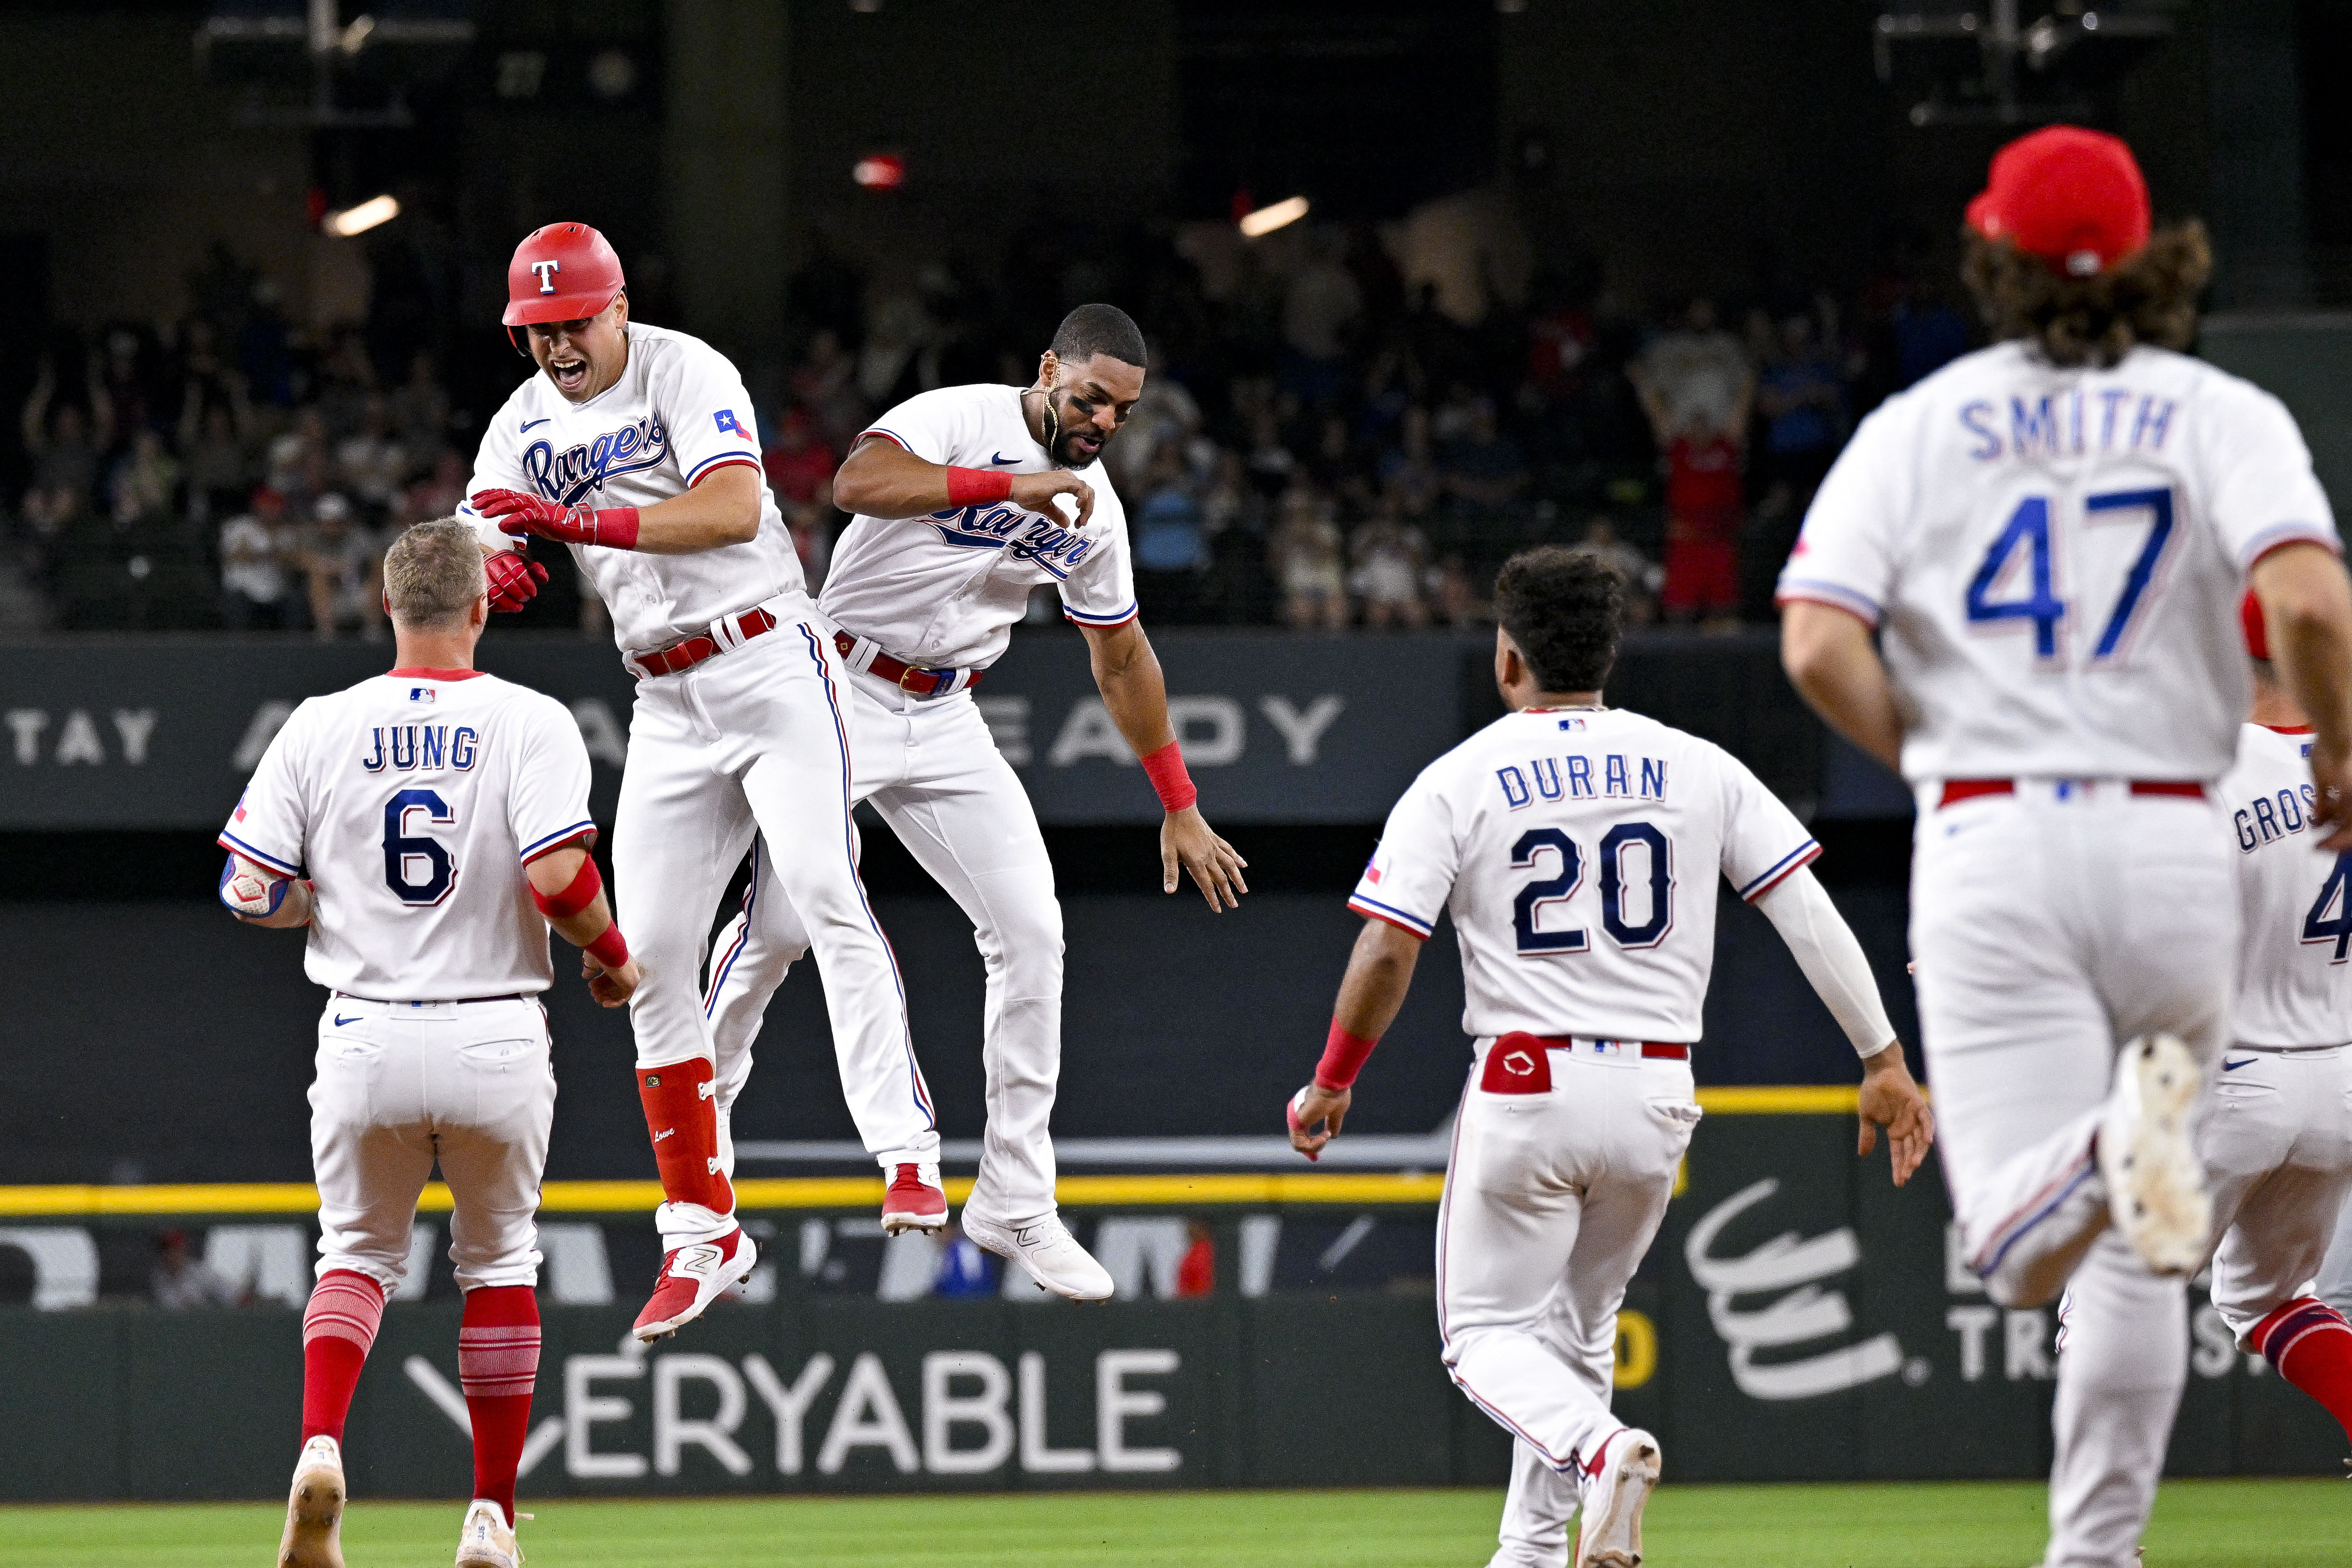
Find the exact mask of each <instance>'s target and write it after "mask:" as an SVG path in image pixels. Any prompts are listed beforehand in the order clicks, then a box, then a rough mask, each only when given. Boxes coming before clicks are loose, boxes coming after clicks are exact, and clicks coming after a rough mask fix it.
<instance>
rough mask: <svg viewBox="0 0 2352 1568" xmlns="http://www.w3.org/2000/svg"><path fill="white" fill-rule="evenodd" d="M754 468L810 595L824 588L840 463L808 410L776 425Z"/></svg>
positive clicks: (790, 412)
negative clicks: (771, 496)
mask: <svg viewBox="0 0 2352 1568" xmlns="http://www.w3.org/2000/svg"><path fill="white" fill-rule="evenodd" d="M760 463H761V468H764V469H765V470H766V472H767V475H768V488H769V489H771V490H772V491H773V492H774V493H775V497H776V507H777V510H780V511H782V513H783V516H784V526H785V527H786V528H788V529H790V530H791V531H792V535H793V550H794V551H796V552H798V553H799V555H800V558H801V573H802V574H803V576H804V577H806V578H807V579H808V585H809V592H810V593H812V594H814V593H815V592H816V591H817V590H818V589H819V588H821V587H823V586H824V574H825V568H826V567H827V566H829V565H831V564H832V562H833V530H834V518H835V510H834V505H833V474H834V470H835V468H839V467H840V466H841V458H840V457H839V455H838V454H836V453H835V450H834V448H833V447H831V446H830V445H829V444H827V442H826V441H825V439H824V435H823V434H822V433H821V432H820V431H819V430H818V429H817V426H816V421H815V420H814V419H813V418H812V417H810V416H809V412H808V410H806V409H805V408H801V407H798V406H794V407H792V408H787V409H785V410H784V416H783V417H782V419H781V420H779V421H777V423H776V438H775V440H774V442H773V443H772V444H771V445H770V446H769V447H768V449H767V450H766V451H764V452H762V453H761V454H760Z"/></svg>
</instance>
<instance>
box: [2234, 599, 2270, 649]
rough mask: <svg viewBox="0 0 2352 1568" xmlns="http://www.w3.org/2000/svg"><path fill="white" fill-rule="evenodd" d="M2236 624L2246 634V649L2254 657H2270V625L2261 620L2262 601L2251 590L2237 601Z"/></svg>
mask: <svg viewBox="0 0 2352 1568" xmlns="http://www.w3.org/2000/svg"><path fill="white" fill-rule="evenodd" d="M2238 625H2239V626H2240V627H2242V629H2243V630H2244V632H2245V634H2246V651H2247V652H2248V653H2250V654H2252V655H2253V656H2254V657H2255V658H2270V656H2271V633H2270V627H2269V626H2266V625H2264V624H2263V602H2262V601H2261V600H2260V599H2257V598H2255V597H2254V595H2253V594H2252V591H2251V590H2249V591H2248V593H2247V595H2246V596H2245V597H2244V598H2242V599H2241V600H2239V601H2238Z"/></svg>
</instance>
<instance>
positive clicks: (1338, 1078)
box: [1315, 1018, 1380, 1090]
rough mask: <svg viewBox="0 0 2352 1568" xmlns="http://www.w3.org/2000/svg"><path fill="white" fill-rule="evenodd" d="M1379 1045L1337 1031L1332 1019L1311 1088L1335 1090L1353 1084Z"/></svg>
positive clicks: (1337, 1022) (1372, 1041)
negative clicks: (1366, 1060) (1329, 1031)
mask: <svg viewBox="0 0 2352 1568" xmlns="http://www.w3.org/2000/svg"><path fill="white" fill-rule="evenodd" d="M1379 1044H1380V1041H1378V1040H1376V1039H1375V1040H1368V1039H1366V1038H1364V1037H1363V1036H1361V1035H1351V1034H1349V1033H1348V1031H1347V1030H1345V1029H1343V1028H1341V1027H1339V1019H1337V1018H1334V1019H1332V1020H1331V1033H1330V1036H1329V1037H1328V1038H1326V1039H1325V1040H1324V1042H1323V1059H1322V1060H1321V1061H1319V1062H1317V1063H1316V1064H1315V1087H1316V1088H1318V1089H1332V1090H1338V1089H1346V1088H1348V1087H1349V1085H1351V1084H1353V1083H1354V1082H1355V1081H1356V1075H1357V1074H1358V1073H1360V1072H1361V1071H1363V1070H1364V1060H1365V1058H1368V1057H1370V1055H1371V1054H1372V1047H1374V1046H1377V1045H1379Z"/></svg>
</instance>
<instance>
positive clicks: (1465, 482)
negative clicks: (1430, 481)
mask: <svg viewBox="0 0 2352 1568" xmlns="http://www.w3.org/2000/svg"><path fill="white" fill-rule="evenodd" d="M1438 466H1439V468H1440V470H1441V471H1442V472H1443V474H1444V480H1445V492H1446V494H1447V495H1449V496H1451V497H1453V499H1454V510H1455V511H1456V512H1457V513H1459V514H1460V515H1462V516H1463V517H1465V518H1466V519H1467V520H1469V521H1471V522H1473V523H1474V524H1479V523H1486V522H1490V521H1492V520H1494V519H1495V518H1496V517H1498V516H1500V515H1501V513H1502V512H1503V510H1505V509H1506V508H1507V507H1509V506H1510V505H1511V504H1512V503H1513V502H1514V501H1517V500H1518V499H1519V498H1520V496H1522V495H1524V494H1525V493H1526V492H1527V489H1528V482H1529V480H1530V479H1532V478H1533V476H1532V475H1530V474H1529V473H1528V464H1527V459H1526V458H1524V457H1523V456H1521V455H1520V452H1519V447H1518V443H1517V442H1515V441H1513V440H1512V439H1511V438H1510V437H1508V436H1506V435H1504V434H1502V432H1501V431H1500V429H1498V428H1497V426H1496V422H1495V401H1494V399H1493V398H1490V397H1477V398H1473V399H1471V401H1470V404H1469V412H1468V421H1467V427H1466V428H1465V430H1464V431H1463V433H1462V435H1461V436H1460V437H1459V438H1457V439H1455V440H1452V441H1449V442H1447V443H1446V445H1445V447H1444V451H1443V453H1442V454H1441V455H1440V457H1439V460H1438Z"/></svg>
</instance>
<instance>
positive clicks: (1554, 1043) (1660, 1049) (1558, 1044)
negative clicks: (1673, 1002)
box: [1536, 1035, 1690, 1062]
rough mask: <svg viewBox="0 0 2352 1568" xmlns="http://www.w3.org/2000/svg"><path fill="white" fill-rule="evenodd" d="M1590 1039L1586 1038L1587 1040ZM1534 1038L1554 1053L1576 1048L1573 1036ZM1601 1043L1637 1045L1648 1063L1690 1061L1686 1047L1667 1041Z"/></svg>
mask: <svg viewBox="0 0 2352 1568" xmlns="http://www.w3.org/2000/svg"><path fill="white" fill-rule="evenodd" d="M1536 1038H1538V1039H1539V1040H1541V1041H1542V1042H1543V1043H1544V1044H1545V1045H1546V1046H1548V1047H1550V1048H1551V1049H1553V1050H1555V1051H1571V1050H1574V1049H1575V1048H1576V1040H1577V1037H1575V1036H1574V1035H1538V1036H1537V1037H1536ZM1586 1038H1588V1039H1589V1038H1592V1037H1591V1036H1587V1037H1586ZM1601 1043H1602V1044H1604V1045H1612V1046H1636V1045H1638V1046H1640V1047H1642V1056H1643V1059H1644V1060H1648V1061H1667V1062H1686V1061H1688V1060H1690V1047H1688V1046H1684V1045H1676V1044H1675V1043H1674V1042H1672V1041H1668V1040H1605V1041H1602V1042H1601Z"/></svg>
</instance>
